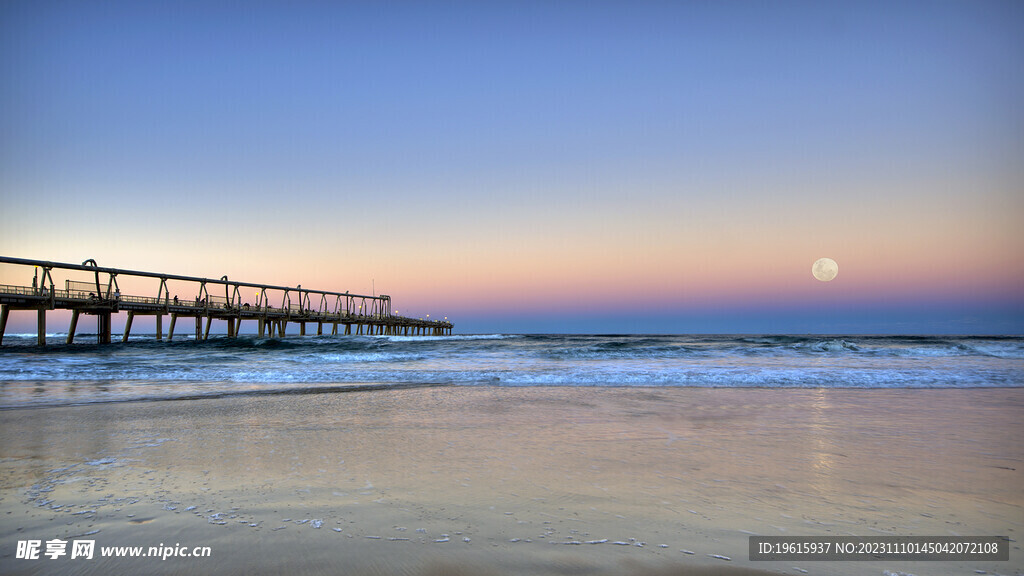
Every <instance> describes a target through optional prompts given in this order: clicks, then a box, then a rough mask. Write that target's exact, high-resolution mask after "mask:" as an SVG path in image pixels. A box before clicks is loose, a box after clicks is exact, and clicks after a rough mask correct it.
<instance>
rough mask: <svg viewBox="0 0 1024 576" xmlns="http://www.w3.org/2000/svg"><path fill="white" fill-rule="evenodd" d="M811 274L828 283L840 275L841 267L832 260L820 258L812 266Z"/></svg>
mask: <svg viewBox="0 0 1024 576" xmlns="http://www.w3.org/2000/svg"><path fill="white" fill-rule="evenodd" d="M811 274H814V277H815V278H817V279H818V280H821V281H822V282H828V281H829V280H832V279H833V278H835V277H836V274H839V265H838V264H836V261H835V260H833V259H831V258H818V260H817V261H815V262H814V266H811Z"/></svg>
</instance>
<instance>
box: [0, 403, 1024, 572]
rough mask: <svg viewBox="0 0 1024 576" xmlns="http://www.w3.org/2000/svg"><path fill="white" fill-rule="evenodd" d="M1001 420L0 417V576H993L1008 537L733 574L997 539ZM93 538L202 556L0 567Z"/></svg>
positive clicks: (1013, 435)
mask: <svg viewBox="0 0 1024 576" xmlns="http://www.w3.org/2000/svg"><path fill="white" fill-rule="evenodd" d="M1022 410H1024V389H1015V388H972V389H909V390H899V389H804V388H790V389H770V388H667V387H621V388H594V387H588V388H575V387H555V386H553V387H469V386H434V387H421V386H416V387H412V388H403V389H395V390H389V391H387V392H386V393H382V392H381V391H372V392H368V391H365V390H363V391H351V393H345V394H301V395H294V394H286V395H281V394H256V395H246V396H232V397H227V398H215V399H210V398H204V399H195V400H188V401H185V402H166V403H165V402H136V401H126V402H113V403H103V404H88V405H77V406H66V407H35V408H32V409H31V410H18V409H15V410H7V411H5V412H4V418H3V420H2V422H0V439H2V440H3V443H2V448H0V468H2V469H3V470H4V474H3V480H2V484H0V497H2V500H0V518H3V520H2V521H0V566H2V567H3V570H4V572H5V573H8V572H10V573H33V574H43V573H51V572H49V570H53V569H55V568H58V567H59V568H61V569H62V570H72V571H75V572H82V573H91V572H93V571H95V572H96V573H100V572H103V571H105V570H112V571H116V572H120V571H128V570H140V571H146V572H159V573H176V572H181V571H188V570H195V571H201V572H212V571H218V572H226V573H243V572H244V573H273V572H276V571H279V570H292V569H298V570H302V571H306V572H312V573H320V572H323V573H337V572H338V571H339V570H341V571H343V572H353V573H357V574H358V573H365V574H376V573H381V574H384V573H395V572H402V573H410V574H431V573H440V572H445V573H460V572H459V571H458V569H455V571H454V572H450V571H449V570H450V569H452V567H458V566H462V567H463V568H462V572H461V573H466V574H470V573H493V574H505V573H521V572H524V571H528V572H530V573H548V574H562V573H571V572H574V571H576V570H582V571H585V572H586V573H595V574H601V573H608V574H617V573H658V572H659V571H664V573H666V574H668V573H684V574H686V573H694V574H702V573H708V574H711V573H721V571H720V569H721V568H725V567H728V568H730V569H733V570H740V571H738V572H735V573H736V574H743V573H748V574H756V573H788V574H798V573H802V572H799V571H797V570H794V566H795V567H796V568H800V569H801V570H807V573H810V574H859V573H863V571H864V570H865V569H867V570H869V572H870V573H875V572H877V573H881V571H882V570H892V571H904V572H908V573H928V574H954V573H963V572H965V571H966V572H968V573H971V572H973V571H974V570H979V569H980V570H985V571H988V572H996V573H1002V574H1006V573H1012V572H1013V570H1017V571H1020V570H1021V566H1022V562H1021V552H1020V549H1019V544H1018V543H1016V542H1015V543H1013V547H1012V548H1011V555H1010V562H1009V563H987V564H986V563H970V562H968V563H961V562H938V563H936V562H932V563H905V562H869V563H864V562H859V563H853V562H848V563H842V562H840V563H836V562H828V563H826V562H808V563H804V565H801V564H799V563H793V562H786V563H779V562H749V561H748V560H747V553H746V540H747V538H748V537H749V535H751V534H764V535H808V536H809V535H829V534H852V535H884V534H894V535H947V534H950V533H957V532H958V531H959V532H962V533H961V535H968V534H977V533H983V534H993V535H994V534H1009V536H1010V538H1012V539H1014V540H1017V539H1018V538H1019V535H1020V531H1021V530H1024V493H1022V492H1024V491H1022V489H1021V488H1020V487H1021V486H1024V482H1021V477H1022V476H1021V475H1022V471H1024V448H1022V446H1021V445H1020V442H1019V438H1020V437H1024V425H1022V424H1021V423H1020V422H1019V418H1018V416H1019V414H1021V413H1022ZM40 502H43V503H45V505H44V506H40V505H39V504H40ZM192 506H195V508H192V509H191V510H189V507H192ZM55 507H56V508H55ZM90 511H91V512H90ZM232 515H234V516H235V517H234V518H231V516H232ZM211 518H212V520H211ZM286 519H287V520H288V521H287V522H286V521H285V520H286ZM303 520H308V521H307V522H304V523H303V522H302V521H303ZM316 520H319V521H320V527H319V528H313V527H312V525H313V523H314V521H316ZM243 521H244V522H243ZM220 522H224V524H220ZM400 528H402V530H400ZM336 529H337V530H336ZM92 530H99V532H97V533H95V534H94V535H93V536H90V538H93V537H94V538H95V539H96V541H97V546H128V545H139V546H156V545H158V544H160V543H165V544H168V545H169V544H170V543H171V542H170V541H171V540H173V541H175V542H179V543H181V544H182V545H200V544H203V542H206V543H207V544H205V545H209V546H211V547H212V548H213V553H214V556H213V557H212V558H202V559H199V558H193V559H186V558H169V559H168V560H166V561H156V560H153V559H146V558H135V559H124V558H122V559H112V558H109V559H95V560H92V561H83V560H80V559H75V560H71V559H59V560H52V561H51V560H49V559H41V560H35V561H32V560H19V559H15V558H14V550H15V545H16V542H17V540H19V539H25V538H36V539H43V540H46V539H50V538H54V537H57V538H67V537H71V536H74V535H77V534H85V533H87V532H90V531H92ZM465 539H468V540H469V541H468V542H467V541H465ZM602 540H606V541H605V542H602ZM553 542H559V543H560V544H561V545H558V546H553V545H551V544H550V543H553ZM574 542H581V544H578V545H572V543H574ZM586 542H595V543H594V544H586ZM615 542H623V543H625V544H621V545H616V544H615ZM641 542H644V543H645V545H644V546H638V545H637V544H638V543H641ZM566 544H570V545H566ZM662 546H664V547H662ZM683 550H687V551H690V552H694V554H687V553H685V552H682V551H683ZM715 556H724V557H728V558H730V559H731V560H729V561H725V560H721V559H720V558H716V557H715ZM76 562H77V563H78V564H75V563H76ZM744 570H746V571H747V572H744ZM751 570H752V571H753V572H749V571H751Z"/></svg>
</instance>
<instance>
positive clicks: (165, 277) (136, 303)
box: [0, 256, 452, 346]
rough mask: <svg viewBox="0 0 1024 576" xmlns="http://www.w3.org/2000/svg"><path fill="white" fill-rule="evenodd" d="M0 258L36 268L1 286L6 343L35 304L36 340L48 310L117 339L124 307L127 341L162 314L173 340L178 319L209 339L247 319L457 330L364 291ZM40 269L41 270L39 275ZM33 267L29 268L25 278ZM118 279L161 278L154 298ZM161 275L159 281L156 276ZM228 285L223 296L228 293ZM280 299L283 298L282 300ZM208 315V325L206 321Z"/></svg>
mask: <svg viewBox="0 0 1024 576" xmlns="http://www.w3.org/2000/svg"><path fill="white" fill-rule="evenodd" d="M0 263H3V264H15V265H19V266H26V267H32V268H30V269H28V268H27V269H26V270H28V271H31V272H33V276H32V284H31V285H28V286H20V285H8V284H0V344H2V343H3V337H4V332H5V330H6V329H7V319H8V316H9V315H10V312H11V310H35V311H36V327H37V334H38V337H37V342H38V344H39V345H40V346H43V345H45V344H46V312H47V311H48V310H70V311H71V324H70V326H69V327H68V336H67V343H68V344H71V343H72V342H73V341H74V338H75V329H76V328H77V326H78V321H79V318H80V317H81V315H82V314H87V315H92V316H95V317H96V319H97V330H96V334H97V341H98V342H99V343H101V344H107V343H110V341H111V338H112V334H111V318H112V316H113V315H114V314H117V313H120V312H125V313H127V315H128V317H127V319H126V320H125V327H124V334H123V335H122V336H121V341H122V342H126V341H127V340H128V336H129V334H130V333H131V329H132V321H133V320H134V319H135V317H136V316H155V317H156V339H157V340H163V337H164V335H163V318H164V316H170V325H169V327H168V330H167V340H168V341H170V340H172V339H173V338H174V330H175V328H176V327H177V324H178V319H179V318H190V319H194V320H195V338H196V340H205V339H207V338H208V337H209V335H210V325H211V324H212V323H213V321H214V320H218V321H221V320H223V321H225V322H227V335H228V337H229V338H234V337H235V336H237V335H238V333H239V328H240V326H241V324H242V321H243V320H251V321H253V322H256V323H257V333H258V334H259V335H260V337H265V336H266V337H270V338H275V337H282V338H283V337H284V336H285V334H286V333H287V329H288V324H290V323H295V324H298V325H299V334H300V335H303V336H305V335H306V333H307V329H306V328H307V325H309V324H315V325H316V332H315V333H316V335H318V336H320V335H323V334H324V326H325V325H326V326H328V327H329V329H330V334H332V335H337V334H339V327H343V328H341V330H342V331H341V332H340V333H342V334H383V335H405V336H412V335H432V336H443V335H449V334H451V333H452V324H451V323H450V322H448V321H447V318H446V319H445V320H443V321H439V320H430V319H429V318H430V317H429V316H427V319H418V318H407V317H403V316H399V315H397V314H395V313H394V311H393V310H392V308H391V297H390V296H386V295H383V294H382V295H370V296H366V295H362V294H350V293H348V292H330V291H324V290H311V289H307V288H303V287H302V286H301V285H299V286H296V287H294V288H293V287H287V286H272V285H268V284H254V283H251V282H237V281H233V280H228V277H227V276H222V277H221V278H220V279H212V278H197V277H192V276H181V275H176V274H163V273H159V272H140V271H137V270H122V269H118V268H104V267H100V266H98V265H97V264H96V262H95V261H94V260H86V261H85V262H83V263H82V264H65V263H59V262H46V261H43V260H27V259H24V258H9V257H5V256H0ZM54 270H71V271H78V272H82V271H85V272H88V273H89V275H90V276H92V278H91V281H88V282H83V281H81V280H71V279H65V280H64V283H63V286H60V285H59V284H57V283H55V282H54V279H53V274H52V273H53V271H54ZM40 272H41V274H40ZM27 276H28V272H26V277H27ZM118 277H122V278H123V277H140V278H148V279H151V280H153V281H154V285H155V286H154V292H155V294H156V295H155V296H131V295H125V294H121V289H120V287H119V286H118V282H117V280H118ZM157 280H158V281H159V284H157V283H156V282H155V281H157ZM169 281H173V282H186V283H189V284H193V285H194V286H195V295H194V296H191V297H186V298H180V297H179V296H178V295H175V296H174V297H173V298H172V297H171V293H170V290H169V288H168V285H167V283H168V282H169ZM243 288H244V289H255V290H256V292H255V294H256V298H255V301H254V302H243V301H242V296H241V290H242V289H243ZM221 290H223V296H222V295H221ZM271 297H273V298H274V300H275V302H276V300H277V298H278V297H280V304H279V305H275V304H274V303H271ZM204 320H205V327H204V322H203V321H204Z"/></svg>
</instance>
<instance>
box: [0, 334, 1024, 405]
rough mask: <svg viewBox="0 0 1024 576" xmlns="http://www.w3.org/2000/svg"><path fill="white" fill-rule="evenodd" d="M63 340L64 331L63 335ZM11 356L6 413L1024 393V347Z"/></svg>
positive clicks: (158, 350) (480, 342) (908, 341)
mask: <svg viewBox="0 0 1024 576" xmlns="http://www.w3.org/2000/svg"><path fill="white" fill-rule="evenodd" d="M54 336H55V337H57V336H59V335H54ZM78 339H79V341H80V342H82V343H77V344H73V345H62V344H56V345H55V344H50V345H48V346H46V347H36V346H35V340H36V337H35V335H34V334H32V335H28V334H8V335H7V336H6V337H5V338H4V343H3V346H2V347H0V408H19V407H32V406H64V405H76V404H88V403H97V402H122V401H140V400H149V401H157V400H177V399H189V398H202V397H223V396H231V395H252V394H295V393H331V392H342V391H348V390H352V389H371V388H382V389H390V388H402V387H410V386H604V387H627V386H670V387H710V388H737V387H740V388H742V387H758V388H761V387H763V388H976V387H1020V386H1024V338H1021V337H975V336H860V335H858V336H770V335H760V336H758V335H720V336H709V335H691V336H668V335H512V334H490V335H455V336H448V337H433V336H423V337H403V336H305V337H303V336H294V337H288V338H285V339H267V338H258V337H256V336H245V335H243V336H239V337H238V338H227V337H224V336H216V337H211V338H210V339H209V340H206V341H196V340H191V339H189V340H186V339H182V340H175V341H173V342H166V341H164V342H157V341H155V337H154V336H153V335H144V334H140V335H136V336H133V337H132V338H131V339H130V340H129V341H128V342H127V343H115V344H109V345H96V344H87V343H85V342H87V341H88V340H89V339H90V337H89V336H88V335H79V336H78Z"/></svg>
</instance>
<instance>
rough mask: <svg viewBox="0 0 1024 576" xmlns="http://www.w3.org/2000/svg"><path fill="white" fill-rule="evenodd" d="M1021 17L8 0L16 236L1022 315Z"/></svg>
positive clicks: (430, 288)
mask: <svg viewBox="0 0 1024 576" xmlns="http://www.w3.org/2000/svg"><path fill="white" fill-rule="evenodd" d="M1022 29H1024V3H1021V2H1015V1H950V2H851V3H831V2H809V1H808V2H796V1H790V2H786V1H783V2H752V1H740V2H644V1H641V2H574V1H569V2H299V3H292V2H270V1H258V2H223V1H210V2H198V1H197V2H135V1H131V2H129V1H115V2H57V1H46V0H43V1H31V2H30V1H16V0H15V1H8V2H4V3H3V4H2V5H0V136H2V138H0V206H2V208H3V210H2V214H0V253H3V254H8V255H13V256H21V257H28V258H43V259H50V260H58V261H76V262H77V261H81V260H83V259H85V258H96V259H97V260H99V261H100V262H101V264H105V265H111V266H121V267H126V268H136V269H144V270H147V269H160V270H167V271H171V272H180V273H185V274H197V275H204V276H220V275H221V274H224V273H227V274H229V275H230V276H231V277H235V278H244V279H251V280H254V281H261V282H270V283H278V284H289V285H294V284H298V283H302V284H304V285H306V286H318V287H323V288H325V289H338V290H346V289H350V290H352V291H362V292H365V291H368V289H369V287H370V285H371V282H375V283H376V286H379V287H381V289H382V290H383V291H384V292H387V293H390V294H391V295H392V296H393V297H394V298H395V302H396V304H397V305H398V306H399V308H400V309H401V308H403V307H404V308H406V309H407V310H409V311H410V313H412V314H427V313H432V314H433V315H434V316H435V317H437V316H441V315H447V316H450V317H452V318H453V319H456V320H461V322H462V324H461V325H462V326H468V327H471V329H472V331H520V332H530V331H555V332H558V331H603V332H614V331H621V332H625V331H638V332H644V331H660V332H692V331H703V332H737V331H738V332H744V331H748V332H764V331H773V332H787V331H821V332H841V331H856V332H901V331H902V332H922V331H924V332H1019V331H1021V326H1022V323H1024V300H1022V297H1021V296H1020V294H1021V293H1024V264H1022V261H1024V258H1020V255H1021V253H1022V251H1024V239H1022V235H1021V234H1020V233H1019V231H1018V229H1019V226H1020V215H1021V214H1024V192H1022V190H1024V162H1021V158H1024V108H1022V104H1021V102H1024V64H1022V58H1021V56H1020V55H1021V54H1024V39H1022V38H1024V35H1022V34H1021V30H1022ZM821 256H830V257H833V258H835V259H836V260H837V261H838V262H839V263H840V274H839V276H838V277H837V279H836V280H835V281H833V282H831V283H829V284H827V285H823V284H822V285H819V283H817V282H816V281H815V280H813V278H811V276H810V266H811V263H812V262H813V261H814V260H815V259H817V258H819V257H821ZM4 273H5V272H4V271H3V270H0V275H2V274H4ZM5 280H7V277H6V276H4V277H0V281H5ZM18 281H20V279H18ZM826 290H827V291H826ZM627 294H628V295H627ZM825 311H828V313H826V312H825Z"/></svg>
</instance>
